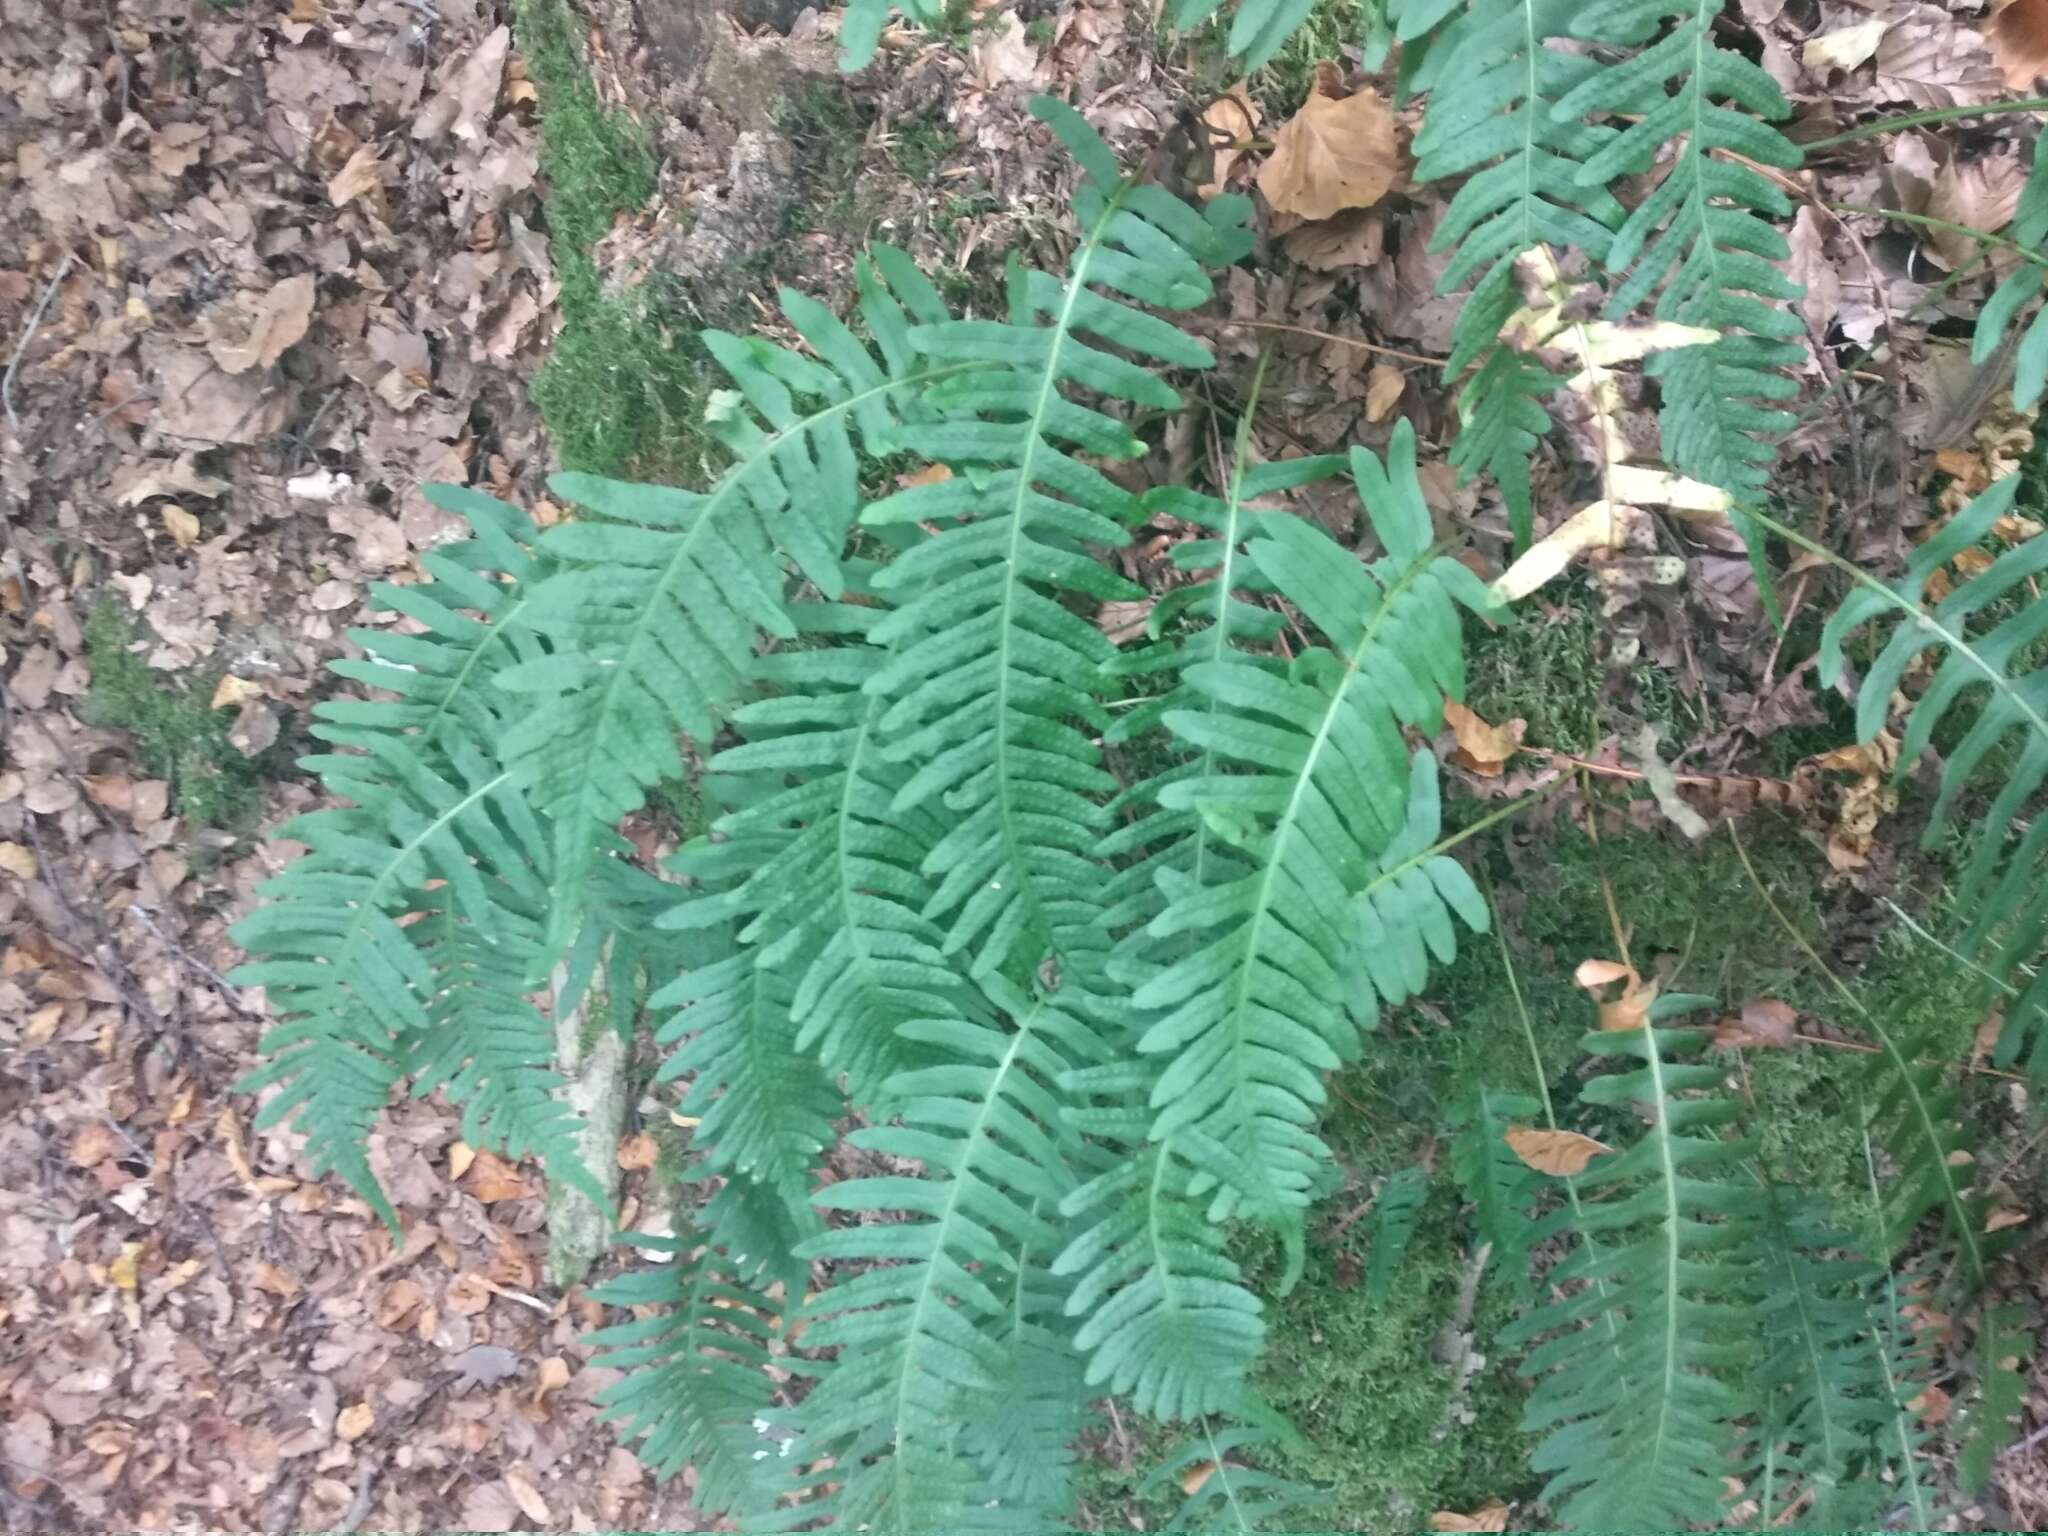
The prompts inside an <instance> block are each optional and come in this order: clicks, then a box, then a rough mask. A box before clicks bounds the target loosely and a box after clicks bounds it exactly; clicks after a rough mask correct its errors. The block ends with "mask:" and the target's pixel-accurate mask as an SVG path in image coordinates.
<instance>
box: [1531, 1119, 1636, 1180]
mask: <svg viewBox="0 0 2048 1536" xmlns="http://www.w3.org/2000/svg"><path fill="white" fill-rule="evenodd" d="M1504 1139H1505V1140H1506V1142H1507V1144H1508V1149H1509V1150H1510V1151H1512V1152H1513V1153H1514V1154H1515V1156H1517V1157H1519V1158H1520V1159H1521V1160H1522V1161H1523V1163H1524V1164H1526V1165H1527V1166H1528V1167H1531V1168H1534V1169H1535V1170H1536V1171H1537V1172H1538V1173H1549V1174H1559V1175H1562V1176H1564V1177H1566V1178H1570V1177H1572V1176H1574V1175H1576V1174H1581V1173H1584V1172H1585V1171H1586V1165H1587V1164H1588V1163H1590V1162H1592V1161H1593V1159H1594V1158H1596V1157H1598V1156H1599V1155H1600V1154H1601V1153H1602V1152H1612V1151H1613V1150H1614V1148H1612V1147H1610V1146H1608V1145H1607V1143H1606V1142H1604V1141H1595V1140H1594V1139H1593V1138H1592V1137H1590V1136H1581V1135H1580V1134H1579V1133H1578V1132H1577V1131H1544V1130H1532V1129H1528V1128H1525V1127H1523V1126H1516V1127H1515V1128H1514V1129H1512V1130H1510V1131H1509V1132H1508V1133H1507V1135H1506V1137H1505V1138H1504Z"/></svg>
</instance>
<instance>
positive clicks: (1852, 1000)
mask: <svg viewBox="0 0 2048 1536" xmlns="http://www.w3.org/2000/svg"><path fill="white" fill-rule="evenodd" d="M1887 590H1889V589H1887ZM1728 837H1729V840H1730V841H1731V842H1733V843H1734V845H1735V856H1736V857H1737V858H1739V859H1740V860H1741V861H1742V871H1743V873H1744V874H1746V875H1747V876H1749V883H1750V884H1751V885H1752V886H1754V887H1756V893H1757V895H1759V896H1761V897H1762V898H1763V902H1764V905H1765V906H1766V907H1768V908H1770V911H1771V916H1773V917H1775V918H1776V919H1777V920H1778V926H1779V927H1781V928H1783V929H1784V930H1785V937H1786V938H1788V939H1790V940H1791V941H1792V944H1793V947H1794V948H1796V949H1797V950H1798V951H1799V952H1800V953H1801V954H1802V955H1804V956H1806V958H1807V961H1808V962H1809V963H1810V964H1811V965H1812V966H1813V968H1814V970H1816V971H1818V972H1819V973H1820V975H1821V977H1822V978H1823V979H1824V980H1825V981H1826V982H1827V984H1828V985H1829V986H1830V987H1832V988H1834V990H1835V993H1836V995H1837V996H1839V997H1840V998H1841V999H1842V1001H1843V1002H1845V1003H1847V1004H1848V1005H1849V1007H1850V1008H1851V1009H1852V1010H1854V1011H1855V1013H1856V1014H1857V1015H1858V1016H1859V1017H1860V1018H1861V1019H1862V1020H1863V1022H1864V1025H1865V1026H1866V1027H1867V1028H1868V1029H1869V1030H1870V1032H1871V1034H1872V1035H1874V1036H1875V1037H1876V1038H1877V1042H1878V1049H1879V1050H1880V1051H1881V1052H1882V1053H1883V1054H1884V1056H1885V1058H1886V1060H1887V1061H1888V1062H1889V1064H1890V1066H1891V1069H1892V1070H1893V1071H1894V1072H1896V1073H1897V1074H1898V1079H1899V1085H1900V1087H1901V1088H1902V1089H1903V1090H1904V1097H1905V1101H1906V1103H1907V1104H1908V1106H1909V1107H1910V1108H1911V1111H1912V1116H1913V1121H1914V1125H1915V1127H1916V1129H1917V1130H1918V1132H1919V1135H1920V1138H1921V1139H1922V1140H1923V1141H1925V1142H1926V1144H1927V1146H1928V1147H1929V1148H1930V1149H1932V1152H1933V1156H1932V1158H1931V1159H1930V1161H1931V1163H1932V1165H1933V1171H1934V1172H1935V1174H1936V1175H1937V1176H1938V1177H1939V1179H1940V1180H1941V1201H1942V1204H1943V1206H1944V1207H1945V1210H1946V1214H1947V1216H1948V1221H1949V1225H1950V1226H1951V1227H1952V1228H1953V1229H1954V1230H1955V1236H1956V1243H1957V1246H1958V1247H1959V1249H1960V1250H1961V1252H1962V1255H1963V1262H1964V1265H1965V1267H1966V1268H1968V1270H1969V1272H1970V1279H1971V1281H1972V1282H1973V1283H1974V1284H1975V1285H1976V1286H1977V1287H1978V1288H1979V1289H1981V1288H1982V1287H1983V1285H1984V1282H1985V1278H1986V1265H1985V1261H1984V1249H1983V1245H1982V1244H1980V1243H1979V1242H1978V1240H1977V1229H1976V1226H1975V1224H1974V1223H1973V1222H1972V1221H1971V1220H1970V1212H1969V1208H1968V1207H1967V1206H1966V1205H1965V1204H1964V1203H1963V1192H1962V1191H1961V1190H1960V1189H1958V1188H1957V1187H1956V1181H1955V1170H1954V1169H1953V1168H1951V1167H1950V1166H1949V1162H1948V1151H1947V1149H1946V1148H1945V1147H1944V1146H1943V1145H1942V1141H1941V1128H1940V1125H1939V1123H1938V1122H1937V1120H1936V1118H1935V1115H1934V1111H1933V1110H1932V1109H1931V1108H1930V1107H1929V1105H1928V1103H1927V1097H1926V1095H1925V1094H1924V1093H1923V1092H1922V1091H1921V1087H1920V1081H1919V1078H1918V1077H1917V1076H1916V1075H1915V1071H1914V1068H1915V1063H1914V1062H1913V1061H1912V1059H1911V1058H1910V1057H1908V1056H1907V1055H1906V1053H1905V1052H1904V1051H1903V1050H1901V1049H1900V1047H1899V1043H1898V1041H1897V1039H1895V1038H1894V1037H1893V1035H1892V1032H1891V1030H1889V1029H1887V1028H1886V1027H1885V1025H1884V1022H1883V1021H1882V1020H1881V1019H1879V1018H1878V1016H1877V1015H1876V1014H1874V1013H1872V1012H1871V1011H1870V1009H1869V1008H1867V1007H1865V1006H1864V1003H1863V999H1861V998H1860V997H1858V996H1857V995H1856V993H1855V991H1854V989H1853V988H1851V987H1850V986H1849V984H1848V983H1847V982H1845V981H1843V980H1842V978H1841V977H1839V976H1837V975H1836V974H1835V972H1834V969H1833V967H1831V966H1830V965H1829V964H1828V963H1827V962H1826V961H1825V960H1823V959H1821V957H1820V954H1819V953H1818V951H1816V950H1815V949H1814V947H1813V945H1812V944H1810V943H1809V942H1808V941H1807V938H1806V935H1805V934H1803V933H1801V932H1800V931H1799V930H1798V928H1797V927H1795V926H1794V925H1793V922H1792V919H1791V918H1789V917H1787V916H1786V915H1785V909H1784V908H1783V907H1781V906H1779V905H1778V903H1777V899H1776V898H1775V897H1773V896H1772V895H1771V889H1770V887H1769V886H1767V885H1766V884H1764V881H1763V877H1762V876H1761V875H1759V874H1758V873H1757V869H1756V865H1755V864H1754V863H1752V862H1751V861H1750V857H1749V850H1748V849H1747V848H1745V847H1744V846H1743V845H1742V834H1741V832H1739V831H1738V830H1737V829H1736V826H1735V820H1734V818H1733V817H1730V818H1729V819H1728ZM1867 1124H1868V1123H1867V1122H1866V1129H1867Z"/></svg>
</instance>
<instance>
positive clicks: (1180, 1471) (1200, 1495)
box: [1138, 1392, 1325, 1532]
mask: <svg viewBox="0 0 2048 1536" xmlns="http://www.w3.org/2000/svg"><path fill="white" fill-rule="evenodd" d="M1231 1416H1234V1420H1233V1418H1232V1417H1231ZM1216 1417H1222V1418H1223V1419H1224V1422H1221V1423H1218V1422H1216ZM1299 1443H1300V1436H1299V1435H1297V1434H1296V1433H1295V1432H1294V1429H1293V1428H1292V1426H1290V1425H1289V1424H1288V1423H1287V1422H1286V1420H1284V1419H1282V1418H1281V1417H1280V1415H1279V1414H1277V1413H1275V1412H1274V1411H1273V1410H1272V1409H1271V1408H1269V1407H1267V1406H1266V1405H1265V1404H1264V1403H1262V1402H1260V1401H1259V1400H1258V1399H1257V1398H1255V1397H1253V1396H1252V1395H1251V1394H1250V1393H1249V1392H1241V1393H1239V1394H1238V1399H1237V1401H1236V1402H1234V1403H1232V1404H1231V1405H1230V1407H1229V1408H1228V1409H1227V1410H1224V1412H1223V1414H1222V1415H1218V1416H1212V1417H1210V1418H1205V1419H1204V1421H1203V1423H1202V1427H1201V1431H1200V1433H1198V1434H1195V1435H1192V1436H1190V1437H1189V1438H1188V1439H1186V1440H1184V1441H1182V1442H1181V1443H1180V1444H1179V1445H1178V1446H1176V1447H1175V1448H1174V1449H1173V1450H1172V1451H1170V1452H1168V1453H1167V1456H1166V1459H1165V1460H1164V1461H1163V1462H1161V1463H1160V1465H1159V1466H1158V1467H1157V1468H1155V1469H1154V1471H1153V1473H1152V1475H1151V1476H1150V1477H1148V1478H1146V1480H1145V1481H1144V1483H1142V1484H1141V1485H1140V1486H1139V1490H1138V1491H1139V1492H1140V1493H1141V1494H1155V1493H1164V1492H1166V1491H1167V1490H1168V1489H1169V1488H1171V1487H1173V1486H1175V1485H1176V1484H1178V1485H1179V1487H1180V1488H1181V1490H1182V1492H1183V1494H1184V1495H1185V1497H1184V1498H1183V1501H1182V1503H1181V1506H1180V1508H1179V1509H1177V1510H1176V1511H1174V1514H1173V1517H1172V1519H1170V1520H1169V1521H1168V1522H1167V1523H1166V1526H1165V1529H1167V1530H1169V1531H1247V1532H1248V1531H1257V1530H1267V1529H1280V1528H1281V1527H1282V1522H1285V1523H1286V1524H1287V1525H1290V1526H1300V1525H1301V1524H1303V1523H1304V1522H1303V1520H1302V1519H1301V1517H1302V1516H1303V1515H1305V1514H1312V1513H1313V1512H1314V1511H1315V1510H1316V1509H1317V1508H1318V1507H1319V1506H1321V1505H1322V1504H1323V1503H1324V1502H1325V1499H1324V1495H1323V1490H1321V1489H1320V1488H1317V1487H1316V1486H1314V1485H1313V1484H1311V1483H1303V1482H1298V1481H1296V1480H1294V1479H1292V1478H1284V1477H1279V1476H1276V1475H1275V1474H1274V1473H1271V1472H1267V1471H1265V1470H1264V1469H1263V1468H1261V1467H1258V1466H1256V1465H1254V1464H1252V1463H1250V1462H1248V1461H1247V1460H1246V1459H1245V1458H1246V1456H1247V1454H1248V1453H1249V1454H1254V1455H1255V1454H1257V1453H1258V1452H1260V1451H1263V1450H1269V1449H1270V1448H1272V1447H1274V1446H1278V1445H1288V1446H1293V1445H1298V1444H1299Z"/></svg>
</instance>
